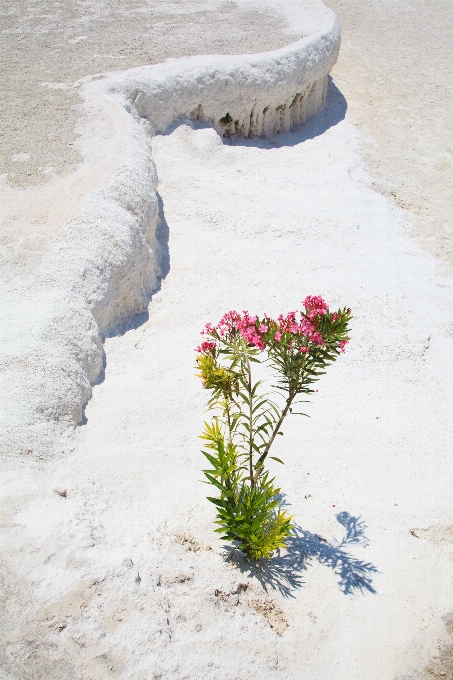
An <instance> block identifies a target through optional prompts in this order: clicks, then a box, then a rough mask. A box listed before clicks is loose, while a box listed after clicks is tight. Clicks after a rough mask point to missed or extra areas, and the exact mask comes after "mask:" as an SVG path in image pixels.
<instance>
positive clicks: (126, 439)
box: [7, 92, 452, 680]
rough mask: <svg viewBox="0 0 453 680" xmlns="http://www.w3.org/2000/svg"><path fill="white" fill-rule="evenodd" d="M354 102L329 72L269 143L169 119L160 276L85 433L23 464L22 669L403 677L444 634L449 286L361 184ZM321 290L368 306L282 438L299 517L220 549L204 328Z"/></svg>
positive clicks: (71, 673)
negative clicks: (266, 537)
mask: <svg viewBox="0 0 453 680" xmlns="http://www.w3.org/2000/svg"><path fill="white" fill-rule="evenodd" d="M341 106H342V103H341V98H340V97H339V95H338V93H337V94H335V92H333V93H332V99H331V108H330V110H328V111H327V112H325V113H321V114H318V116H317V117H316V118H315V119H314V120H313V121H312V123H308V124H306V126H305V127H304V128H302V129H301V131H298V132H297V131H296V132H293V133H289V134H286V135H279V136H278V137H274V138H273V139H272V140H271V141H270V143H266V142H264V141H261V142H260V141H257V142H249V143H243V144H236V143H233V144H232V145H231V146H228V145H223V144H222V142H221V140H220V138H219V137H218V136H217V134H216V133H215V132H214V131H213V130H212V129H209V128H205V129H199V130H193V129H191V127H190V126H189V125H182V126H179V127H177V128H176V130H175V131H174V132H173V133H172V134H170V135H168V136H158V137H156V138H155V140H154V143H153V152H154V157H155V158H156V162H157V167H158V168H159V179H160V182H159V193H160V195H161V197H162V201H163V216H164V217H165V220H166V223H164V224H163V226H162V227H161V230H160V239H161V241H162V243H163V244H164V248H165V244H166V243H167V239H168V250H169V257H170V260H169V271H168V274H167V276H166V278H165V280H164V281H163V284H162V289H161V290H160V292H159V293H158V294H156V295H155V296H153V299H152V301H151V304H150V306H149V316H147V317H143V316H142V317H139V318H138V319H137V321H136V323H135V328H131V329H130V330H127V329H126V328H123V329H121V330H120V331H119V332H118V334H117V335H116V336H114V337H111V338H110V339H108V340H107V341H106V355H107V367H106V374H105V380H104V381H103V382H102V383H101V384H99V385H98V386H97V387H95V390H94V396H93V399H92V400H91V401H90V403H89V405H88V407H87V410H86V415H87V424H86V425H85V426H84V427H83V428H80V429H79V431H78V444H77V448H76V450H75V452H74V454H73V455H72V456H71V457H69V458H68V459H64V460H61V459H60V460H58V461H55V463H54V465H53V466H52V468H53V469H52V472H51V473H49V471H48V470H45V471H43V472H42V473H40V472H39V471H38V470H35V471H33V474H32V473H31V471H30V472H29V473H27V476H26V478H25V479H21V480H20V481H19V480H17V475H16V476H15V477H14V478H15V479H16V480H17V481H16V482H15V484H16V485H18V487H19V488H20V493H21V495H22V494H23V493H24V489H25V488H26V489H27V495H28V498H29V502H28V503H23V505H22V509H21V511H20V512H19V513H17V514H16V515H15V518H14V524H15V526H14V527H11V530H10V531H11V533H10V536H11V541H12V542H11V546H12V548H13V551H12V560H13V564H14V566H15V568H16V570H17V573H18V583H17V585H16V586H15V587H16V589H17V591H18V593H19V594H21V593H22V594H21V598H22V606H23V607H24V611H22V612H21V616H18V619H19V620H20V625H18V627H17V629H16V632H15V633H13V634H10V636H9V643H10V646H9V649H8V653H9V655H10V656H9V657H8V656H7V659H11V661H10V663H11V666H12V668H14V669H15V672H16V674H17V673H19V677H44V674H43V670H42V669H43V668H46V669H51V668H56V669H57V670H56V671H55V670H54V671H52V672H53V673H54V675H51V674H50V675H47V676H46V677H59V678H66V677H67V678H78V677H93V678H98V677H99V678H108V677H122V678H149V677H161V678H182V677H187V678H202V677H206V678H219V679H220V678H221V679H222V680H223V679H224V678H232V679H234V678H257V679H258V678H262V677H271V678H272V677H284V678H295V679H296V678H297V679H299V678H310V679H311V678H315V677H319V676H321V677H323V678H338V677H341V678H343V677H347V678H351V679H353V678H369V679H373V680H374V679H375V678H380V679H381V678H382V679H387V678H388V679H389V680H393V679H394V678H396V677H412V675H410V673H411V672H412V671H416V670H418V669H419V668H421V667H422V666H423V665H424V664H425V663H426V659H428V658H431V659H432V656H433V655H439V645H440V646H441V645H442V641H443V637H444V629H443V622H442V616H443V615H445V614H446V613H447V612H448V611H449V610H451V605H452V602H451V592H452V588H451V586H452V583H451V558H452V544H451V540H452V536H451V530H450V532H449V530H448V527H446V526H445V519H446V517H448V515H449V512H450V510H451V501H450V498H449V491H450V482H449V479H450V475H451V456H449V453H448V452H449V451H450V450H451V443H452V442H451V428H450V425H449V421H450V413H451V403H450V402H449V401H448V400H446V398H445V396H446V394H448V393H449V389H450V386H451V379H452V376H451V365H450V366H449V365H448V363H447V365H446V364H445V356H450V354H451V337H449V336H448V333H447V329H446V325H445V319H446V315H447V310H448V311H450V312H451V283H450V282H448V281H446V280H443V279H441V278H440V277H439V276H438V275H437V274H436V265H435V263H434V262H433V261H432V260H431V259H430V258H429V256H427V255H425V254H424V253H423V252H422V251H421V250H420V249H419V247H418V246H416V245H414V243H412V242H411V240H410V239H409V238H408V235H407V233H406V232H405V230H404V228H403V225H402V220H403V219H404V216H403V215H402V214H401V213H399V212H397V210H395V209H394V208H392V206H391V205H390V204H389V203H388V201H387V199H385V198H383V197H381V196H380V195H378V194H376V193H374V192H372V191H371V190H370V189H368V188H367V187H366V186H365V184H364V183H363V176H362V172H361V169H360V159H359V158H358V157H357V155H356V154H355V150H356V145H357V141H358V139H357V134H356V132H355V131H354V129H353V128H352V126H351V125H350V123H348V122H347V121H346V120H342V121H340V122H336V121H337V120H338V117H339V116H338V112H339V111H341ZM335 122H336V124H333V125H332V126H331V127H329V124H332V123H335ZM319 133H321V134H319ZM167 229H168V231H167ZM164 262H165V259H164ZM164 266H165V265H164ZM167 268H168V267H167ZM306 292H314V293H319V292H321V293H323V294H324V295H325V296H326V298H327V299H328V300H329V302H330V303H331V304H332V305H342V304H348V305H351V307H352V308H353V309H354V313H355V321H354V324H353V334H352V335H353V340H352V342H351V346H350V349H349V351H348V353H347V354H346V355H345V356H344V357H342V358H341V359H340V360H339V361H338V362H337V364H336V365H335V366H334V367H332V368H331V369H330V370H329V373H328V375H326V376H325V378H324V379H323V381H322V382H321V383H320V385H319V393H318V395H317V397H316V398H315V399H314V401H313V404H311V405H308V406H307V409H308V412H309V413H310V415H311V419H310V420H306V419H303V420H301V421H299V420H298V419H294V420H293V421H291V422H289V423H288V425H287V426H286V428H285V437H284V438H283V441H282V442H281V443H280V451H279V452H277V455H281V456H282V457H283V458H284V460H285V463H286V466H285V467H281V466H280V467H278V466H276V469H275V472H276V474H277V475H278V479H279V482H280V483H281V484H282V487H283V489H284V491H285V493H286V500H287V502H288V503H289V504H290V506H291V511H292V512H294V513H295V518H296V520H297V522H298V523H299V525H300V527H301V529H300V531H299V538H298V539H296V540H295V541H294V543H293V545H292V546H291V548H290V550H289V552H288V554H287V555H286V556H284V557H282V558H281V559H280V560H279V559H277V560H276V561H275V563H274V566H273V567H272V569H271V570H269V571H266V570H265V569H263V572H262V573H258V574H257V573H254V572H253V571H252V572H251V573H250V572H249V570H247V568H246V565H242V567H241V566H236V565H234V564H228V563H225V561H224V557H225V551H224V550H223V548H222V545H221V544H220V543H219V542H217V541H216V540H215V538H214V534H213V532H212V525H211V521H212V515H213V512H212V509H211V507H210V506H209V504H208V503H207V501H206V500H205V499H204V495H205V493H206V488H205V487H204V485H203V484H201V483H200V481H199V480H200V477H201V473H200V468H201V467H202V459H201V455H200V453H199V445H198V442H197V434H198V433H199V431H200V428H201V425H202V417H203V415H202V411H203V394H202V391H201V390H200V386H199V384H198V382H197V380H196V379H195V378H194V376H193V368H192V365H193V359H194V353H193V347H194V345H195V344H196V343H197V342H198V339H199V330H200V328H201V327H202V326H203V324H204V322H205V321H206V320H216V319H217V318H218V317H219V316H220V314H222V312H223V311H224V310H225V309H227V308H230V307H232V308H239V309H241V308H248V309H250V310H258V311H267V312H268V313H270V314H275V313H277V312H279V311H280V310H288V309H293V308H295V307H296V306H297V305H298V303H299V301H300V299H301V297H302V296H303V295H304V294H305V293H306ZM156 386H158V389H156ZM53 487H55V488H60V490H65V491H66V492H67V497H61V496H59V495H57V494H56V493H54V492H52V488H53ZM19 488H18V491H19ZM339 513H343V514H342V515H340V514H339ZM345 513H346V514H345ZM337 516H338V520H337V519H336V517H337ZM354 518H355V519H354ZM339 520H341V521H339ZM362 523H363V524H362ZM345 525H346V526H345ZM411 532H412V533H411ZM324 539H325V540H326V541H327V542H324ZM367 542H368V545H367ZM31 546H32V547H31ZM209 548H211V549H209ZM27 582H28V584H29V585H28V586H27V585H26V584H27ZM240 584H247V585H249V588H248V589H247V590H246V591H244V590H243V589H241V587H240ZM263 586H264V587H263ZM27 587H28V588H29V589H30V592H31V593H32V594H33V602H32V604H30V603H28V604H27V595H26V589H27ZM216 590H217V591H219V593H218V595H217V597H216V596H215V591H216ZM266 603H269V604H267V605H266ZM266 606H267V609H266ZM263 613H264V614H265V617H267V618H265V617H264V616H263ZM17 614H18V613H17ZM17 614H16V616H17ZM271 626H273V628H272V627H271ZM278 633H280V634H281V635H278ZM30 651H32V656H31V657H29V656H28V654H29V653H30ZM438 663H439V662H438V661H435V660H432V664H433V665H435V664H438ZM7 668H8V665H7ZM46 672H48V673H50V672H51V671H50V670H49V671H46ZM27 673H28V675H27ZM40 673H41V675H39V674H40ZM12 677H16V676H15V675H14V674H12Z"/></svg>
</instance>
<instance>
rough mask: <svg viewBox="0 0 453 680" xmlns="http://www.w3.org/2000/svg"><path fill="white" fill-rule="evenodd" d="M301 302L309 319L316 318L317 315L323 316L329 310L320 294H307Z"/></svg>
mask: <svg viewBox="0 0 453 680" xmlns="http://www.w3.org/2000/svg"><path fill="white" fill-rule="evenodd" d="M302 304H303V306H304V307H305V310H306V314H307V316H308V318H309V319H316V317H317V316H323V315H324V314H327V312H328V311H329V308H328V306H327V304H326V303H325V301H324V300H323V299H322V297H321V296H320V295H307V297H306V298H305V300H304V301H303V303H302Z"/></svg>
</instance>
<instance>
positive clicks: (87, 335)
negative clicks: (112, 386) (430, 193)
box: [2, 1, 340, 452]
mask: <svg viewBox="0 0 453 680" xmlns="http://www.w3.org/2000/svg"><path fill="white" fill-rule="evenodd" d="M299 11H302V10H299ZM300 23H303V13H302V17H301V22H300ZM307 25H308V27H309V31H308V33H309V34H308V35H307V36H306V37H304V38H302V39H301V40H299V41H298V42H296V43H293V44H292V45H290V46H288V47H286V48H283V49H280V50H277V51H275V52H271V53H264V54H258V55H241V56H231V57H193V58H187V59H179V60H169V61H167V62H165V63H164V64H159V65H157V66H149V67H141V68H137V69H132V70H130V71H126V72H123V73H121V74H119V75H118V74H116V75H113V76H111V77H109V78H107V79H105V80H101V81H94V80H93V81H91V82H85V83H81V86H82V88H83V91H84V96H85V102H86V111H87V116H86V117H85V120H84V123H83V135H82V141H81V145H82V152H83V153H84V156H85V159H86V160H85V163H84V164H83V166H82V172H83V173H85V176H86V181H88V182H90V181H92V186H93V189H92V191H91V193H89V194H88V195H87V196H86V197H85V199H84V201H83V202H82V204H81V205H80V209H79V210H78V214H77V216H76V218H75V219H73V220H72V221H71V222H70V223H69V224H67V225H66V226H65V227H64V229H63V230H62V232H61V234H60V236H59V238H58V240H56V241H55V242H54V243H53V245H52V247H51V249H50V252H49V255H48V257H47V259H46V260H45V261H44V262H43V264H42V266H41V269H40V271H39V273H38V274H37V276H36V278H35V279H34V280H33V283H32V284H31V285H29V286H28V287H27V288H25V289H21V290H15V291H13V293H11V297H10V299H9V301H8V303H7V304H8V306H7V307H6V316H7V317H8V316H9V322H10V323H9V330H8V331H7V333H6V334H5V338H4V347H5V349H6V355H7V358H6V360H5V362H4V381H6V382H7V384H8V385H9V386H10V388H9V390H8V391H6V390H4V391H3V395H4V405H3V406H2V412H3V415H4V418H5V421H6V428H5V432H6V447H7V450H9V451H19V452H24V451H26V452H32V451H33V452H50V451H52V450H53V449H54V447H55V442H56V441H57V440H56V439H55V434H56V433H60V434H61V433H63V432H64V430H65V429H66V428H67V427H68V426H69V427H71V426H73V425H74V424H77V423H80V422H81V421H82V415H83V406H84V404H85V403H86V402H87V400H88V399H89V398H90V395H91V385H92V384H93V382H95V381H96V379H97V378H98V376H99V374H100V373H101V371H102V367H103V349H102V340H103V337H105V335H106V333H108V331H109V330H110V329H112V328H113V327H114V326H115V325H116V324H118V323H119V322H122V321H124V320H125V319H126V318H127V317H129V316H131V315H134V314H138V313H140V312H142V311H144V310H145V309H146V307H147V304H148V302H149V299H150V296H151V294H152V292H153V291H154V290H156V288H157V286H158V283H159V277H160V275H161V270H160V265H159V261H160V250H159V243H158V240H157V239H156V228H157V226H158V223H159V217H158V203H157V196H156V191H155V188H156V185H157V180H156V174H155V168H154V163H153V160H152V156H151V150H150V145H149V139H150V136H151V135H153V134H155V133H156V132H165V131H166V130H167V129H168V127H169V126H170V125H171V124H172V123H174V122H175V121H177V120H178V119H183V118H186V119H187V118H188V119H192V120H198V121H205V122H208V123H210V124H211V125H212V126H213V127H214V128H215V129H216V130H217V132H218V133H219V134H220V135H222V136H229V135H233V134H237V135H242V136H245V137H250V136H253V135H263V136H265V135H267V134H270V133H275V132H280V131H287V130H289V129H290V128H292V127H294V126H296V125H299V124H301V123H303V122H304V121H305V120H306V119H307V118H309V117H310V116H311V115H313V114H314V113H315V112H316V111H318V110H319V109H320V108H321V107H322V106H323V104H324V101H325V94H326V86H327V76H328V73H329V72H330V70H331V68H332V66H333V65H334V63H335V61H336V59H337V55H338V50H339V44H340V30H339V25H338V22H337V20H336V18H335V15H334V14H333V13H332V12H330V11H328V10H327V9H326V8H325V7H324V5H322V3H320V2H317V1H314V2H313V3H312V5H311V14H310V20H309V22H307ZM87 80H88V81H89V80H90V79H87ZM106 159H107V160H106ZM60 441H61V440H60Z"/></svg>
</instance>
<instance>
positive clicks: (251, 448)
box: [245, 355, 255, 489]
mask: <svg viewBox="0 0 453 680" xmlns="http://www.w3.org/2000/svg"><path fill="white" fill-rule="evenodd" d="M245 362H246V366H247V373H248V383H247V384H248V395H249V473H250V486H251V487H252V489H253V488H254V487H255V479H254V476H253V398H252V369H251V367H250V361H249V359H248V356H247V355H246V356H245Z"/></svg>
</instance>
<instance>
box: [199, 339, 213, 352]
mask: <svg viewBox="0 0 453 680" xmlns="http://www.w3.org/2000/svg"><path fill="white" fill-rule="evenodd" d="M215 348H216V344H215V342H214V340H205V341H204V342H202V343H201V345H198V347H197V348H196V349H195V351H196V352H198V353H199V354H201V352H212V350H213V349H215Z"/></svg>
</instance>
